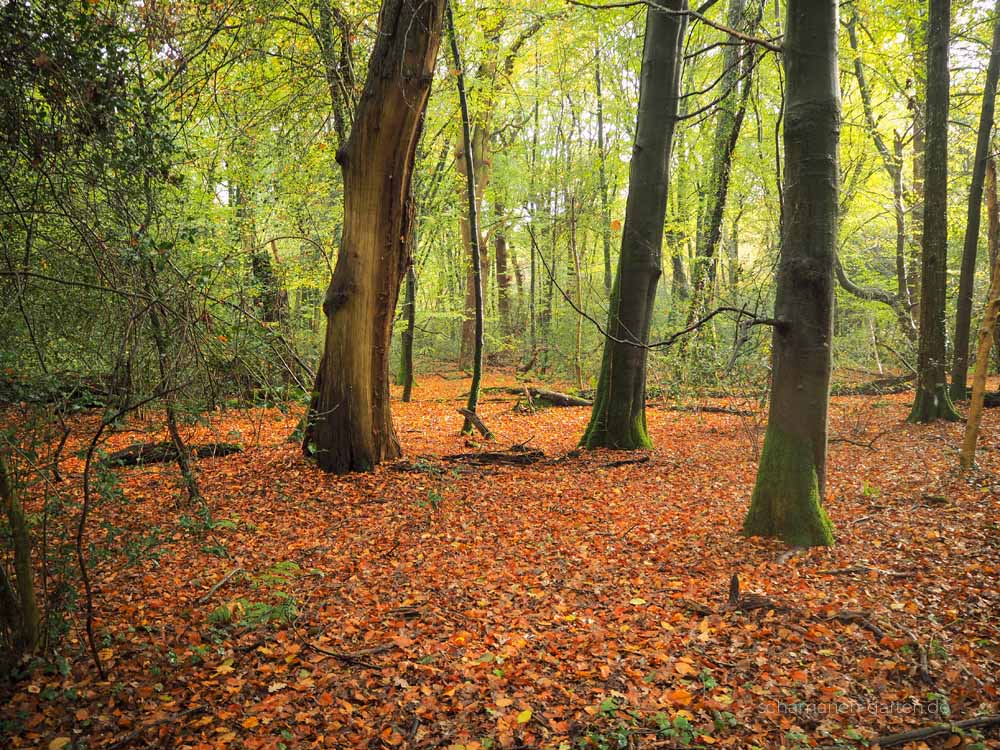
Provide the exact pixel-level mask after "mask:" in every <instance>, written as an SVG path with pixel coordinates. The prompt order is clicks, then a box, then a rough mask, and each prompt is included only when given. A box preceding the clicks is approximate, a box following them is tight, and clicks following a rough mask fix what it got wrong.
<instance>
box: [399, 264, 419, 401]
mask: <svg viewBox="0 0 1000 750" xmlns="http://www.w3.org/2000/svg"><path fill="white" fill-rule="evenodd" d="M403 315H404V317H405V319H406V328H404V329H403V336H402V340H401V341H400V344H401V346H400V350H401V351H400V357H399V382H400V384H401V385H402V386H403V402H404V403H409V402H410V400H411V399H412V398H413V337H414V334H415V333H416V328H417V272H416V271H415V270H414V268H413V264H412V263H411V264H410V267H409V268H407V269H406V290H405V291H404V292H403Z"/></svg>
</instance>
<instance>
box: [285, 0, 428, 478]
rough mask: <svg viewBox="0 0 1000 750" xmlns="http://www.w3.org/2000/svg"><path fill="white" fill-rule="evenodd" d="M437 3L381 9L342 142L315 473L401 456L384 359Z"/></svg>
mask: <svg viewBox="0 0 1000 750" xmlns="http://www.w3.org/2000/svg"><path fill="white" fill-rule="evenodd" d="M443 6H444V0H383V2H382V7H381V10H380V12H379V32H378V34H377V35H376V37H375V40H376V41H375V47H374V49H373V50H372V55H371V58H370V60H369V63H368V77H367V80H366V81H365V88H364V91H363V92H362V95H361V100H360V101H359V103H358V107H357V111H356V113H355V117H354V123H353V125H352V127H351V134H350V137H349V138H348V140H347V143H346V144H345V145H344V146H343V147H342V148H341V149H340V150H339V151H338V154H337V156H338V161H339V162H340V165H341V169H342V171H343V176H344V234H343V243H342V247H341V250H340V254H339V255H338V257H337V265H336V267H335V268H334V272H333V278H332V280H331V281H330V286H329V288H328V289H327V292H326V297H325V299H324V301H323V312H324V314H325V315H326V320H327V325H326V341H325V346H324V351H323V358H322V360H321V362H320V366H319V369H318V371H317V375H316V385H315V387H314V389H313V397H312V401H311V403H310V405H309V416H308V421H307V425H306V430H305V437H304V440H303V449H304V450H305V452H306V453H307V454H310V455H314V456H315V457H316V461H317V463H318V465H319V466H320V468H322V469H323V470H324V471H331V472H336V473H346V472H349V471H366V470H369V469H371V468H372V467H373V466H374V465H375V464H377V463H380V462H381V461H384V460H386V459H391V458H395V457H397V456H398V455H399V454H400V447H399V441H398V439H397V438H396V431H395V429H394V428H393V425H392V412H391V410H390V405H389V350H390V341H391V338H392V323H393V315H394V312H395V308H396V300H397V298H398V296H399V287H400V283H401V282H402V279H403V275H404V274H405V273H406V269H407V266H408V264H409V251H410V242H409V239H408V238H409V236H410V233H411V231H412V226H413V191H412V179H413V163H414V159H415V156H416V149H417V141H418V140H419V138H420V131H421V128H422V124H423V113H424V109H425V107H426V104H427V97H428V94H429V93H430V86H431V79H432V76H433V72H434V64H435V60H436V58H437V50H438V45H439V43H440V40H441V19H442V15H443V10H444V8H443Z"/></svg>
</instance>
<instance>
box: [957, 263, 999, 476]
mask: <svg viewBox="0 0 1000 750" xmlns="http://www.w3.org/2000/svg"><path fill="white" fill-rule="evenodd" d="M993 270H994V273H993V282H992V283H991V284H990V293H989V298H988V300H987V302H986V309H985V311H984V312H983V322H982V324H981V325H980V327H979V346H978V347H977V349H976V372H975V375H974V377H973V379H972V397H971V399H970V400H969V418H968V421H967V422H966V424H965V437H964V438H963V439H962V452H961V456H960V463H961V466H962V468H963V469H971V468H972V465H973V463H974V462H975V459H976V441H977V440H978V439H979V425H980V423H981V422H982V419H983V401H984V397H985V395H986V372H987V370H988V369H989V361H990V347H991V346H992V344H993V337H994V335H995V334H996V330H997V316H998V315H1000V264H998V263H995V264H994V267H993Z"/></svg>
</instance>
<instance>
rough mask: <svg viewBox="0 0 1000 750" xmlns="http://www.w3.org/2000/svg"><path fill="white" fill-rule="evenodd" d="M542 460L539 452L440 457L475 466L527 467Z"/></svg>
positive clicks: (483, 453) (498, 452) (484, 453)
mask: <svg viewBox="0 0 1000 750" xmlns="http://www.w3.org/2000/svg"><path fill="white" fill-rule="evenodd" d="M544 458H545V453H544V452H542V451H539V450H528V451H480V452H478V453H455V454H452V455H450V456H441V460H442V461H457V462H460V463H467V464H476V465H477V466H492V465H501V466H527V465H528V464H533V463H537V462H539V461H541V460H542V459H544Z"/></svg>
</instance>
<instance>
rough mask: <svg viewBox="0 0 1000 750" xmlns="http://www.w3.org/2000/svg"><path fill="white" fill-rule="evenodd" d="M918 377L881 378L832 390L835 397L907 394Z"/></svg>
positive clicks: (911, 375)
mask: <svg viewBox="0 0 1000 750" xmlns="http://www.w3.org/2000/svg"><path fill="white" fill-rule="evenodd" d="M916 379H917V376H916V375H914V374H912V373H910V374H907V375H899V376H897V377H893V378H879V379H877V380H872V381H871V382H868V383H860V384H858V385H835V386H833V388H832V389H831V393H832V394H833V395H834V396H884V395H886V394H890V393H905V392H906V391H909V390H912V389H913V382H914V381H915V380H916Z"/></svg>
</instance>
